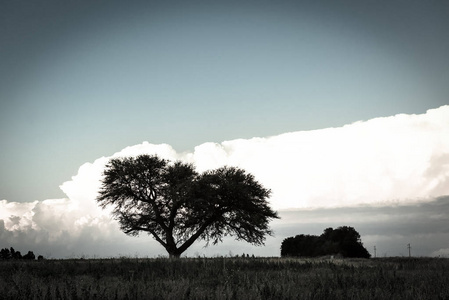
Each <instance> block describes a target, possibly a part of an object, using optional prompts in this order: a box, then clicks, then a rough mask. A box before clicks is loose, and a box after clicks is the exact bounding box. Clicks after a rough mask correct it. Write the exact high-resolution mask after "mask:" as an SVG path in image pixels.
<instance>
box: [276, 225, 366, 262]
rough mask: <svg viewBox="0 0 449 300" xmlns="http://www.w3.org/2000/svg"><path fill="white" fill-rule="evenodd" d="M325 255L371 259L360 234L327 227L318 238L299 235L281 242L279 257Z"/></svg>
mask: <svg viewBox="0 0 449 300" xmlns="http://www.w3.org/2000/svg"><path fill="white" fill-rule="evenodd" d="M326 255H341V256H343V257H361V258H370V257H371V254H369V252H368V250H366V248H365V247H364V246H363V244H362V242H361V240H360V234H359V233H358V232H357V231H356V230H355V229H354V228H353V227H349V226H342V227H338V228H337V229H333V228H331V227H329V228H327V229H325V230H324V232H323V234H321V235H320V236H316V235H304V234H300V235H297V236H295V237H288V238H286V239H284V240H283V241H282V245H281V256H301V257H317V256H326Z"/></svg>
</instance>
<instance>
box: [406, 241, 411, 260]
mask: <svg viewBox="0 0 449 300" xmlns="http://www.w3.org/2000/svg"><path fill="white" fill-rule="evenodd" d="M407 248H408V257H412V252H411V250H412V246H410V243H409V244H407Z"/></svg>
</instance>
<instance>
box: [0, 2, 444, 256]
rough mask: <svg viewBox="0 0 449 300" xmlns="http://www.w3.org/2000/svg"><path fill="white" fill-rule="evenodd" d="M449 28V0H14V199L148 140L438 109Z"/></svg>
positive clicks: (1, 77)
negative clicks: (85, 165) (88, 163)
mask: <svg viewBox="0 0 449 300" xmlns="http://www.w3.org/2000/svg"><path fill="white" fill-rule="evenodd" d="M448 32H449V2H448V1H345V0H342V1H126V2H125V1H69V2H67V1H56V0H54V1H45V0H44V1H24V0H17V1H9V0H0V149H1V155H0V166H1V168H0V200H3V199H4V200H7V201H13V202H22V203H25V202H32V201H35V200H45V199H53V198H63V197H66V194H65V193H64V192H63V191H62V190H61V189H60V188H59V186H60V185H61V184H62V183H63V182H66V181H68V180H70V179H71V177H72V176H74V175H76V174H77V172H78V168H79V167H80V166H81V165H83V164H84V163H86V162H93V161H95V160H96V159H97V158H100V157H103V156H105V157H107V156H111V155H112V154H114V153H116V152H118V151H120V150H121V149H123V148H125V147H127V146H132V145H136V144H140V143H142V142H143V141H148V142H150V143H152V144H161V143H166V144H169V145H171V146H172V147H173V148H174V149H175V150H176V151H177V152H179V153H183V152H192V151H194V148H195V147H196V146H198V145H201V144H203V143H206V142H215V143H221V142H223V141H229V140H235V139H251V138H253V137H269V136H276V135H280V134H283V133H287V132H295V131H309V130H314V129H324V128H331V127H340V126H343V125H346V124H351V123H353V122H356V121H360V120H365V121H366V120H370V119H373V118H377V117H388V116H393V115H396V114H424V113H426V111H427V110H429V109H434V108H438V107H440V106H442V105H445V104H449V35H448ZM323 229H324V228H322V229H321V228H320V232H321V231H322V230H323ZM320 232H316V234H319V233H320ZM448 248H449V245H448Z"/></svg>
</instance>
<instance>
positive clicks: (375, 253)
mask: <svg viewBox="0 0 449 300" xmlns="http://www.w3.org/2000/svg"><path fill="white" fill-rule="evenodd" d="M374 258H376V246H374Z"/></svg>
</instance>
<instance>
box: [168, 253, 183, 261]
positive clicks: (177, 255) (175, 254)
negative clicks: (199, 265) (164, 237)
mask: <svg viewBox="0 0 449 300" xmlns="http://www.w3.org/2000/svg"><path fill="white" fill-rule="evenodd" d="M180 256H181V253H176V252H175V253H170V252H169V253H168V257H169V258H170V259H176V258H179V257H180Z"/></svg>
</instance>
